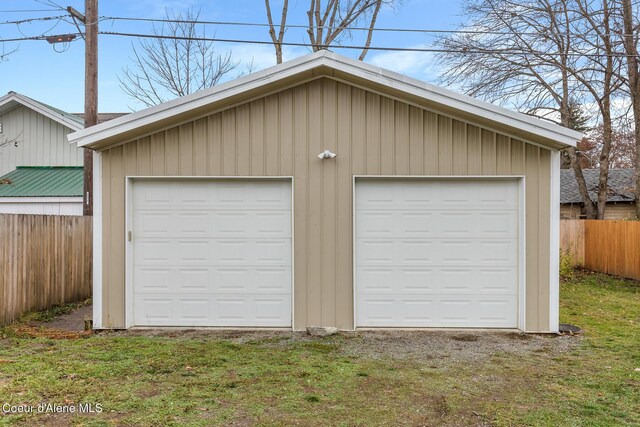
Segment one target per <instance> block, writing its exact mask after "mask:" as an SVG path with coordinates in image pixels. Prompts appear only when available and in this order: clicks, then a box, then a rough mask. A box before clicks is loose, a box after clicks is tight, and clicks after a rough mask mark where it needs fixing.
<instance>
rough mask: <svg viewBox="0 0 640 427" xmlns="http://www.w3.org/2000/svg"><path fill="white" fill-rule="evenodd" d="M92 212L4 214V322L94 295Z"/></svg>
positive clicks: (0, 268)
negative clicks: (84, 213) (81, 213)
mask: <svg viewBox="0 0 640 427" xmlns="http://www.w3.org/2000/svg"><path fill="white" fill-rule="evenodd" d="M92 249H93V246H92V218H91V217H81V216H53V215H0V324H6V323H10V322H12V321H14V320H16V319H17V318H18V317H19V316H20V315H21V314H23V313H25V312H28V311H32V310H43V309H46V308H49V307H51V306H53V305H56V304H62V303H65V302H73V301H79V300H83V299H86V298H89V297H90V296H91V262H92V252H93V250H92Z"/></svg>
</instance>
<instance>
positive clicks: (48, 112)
mask: <svg viewBox="0 0 640 427" xmlns="http://www.w3.org/2000/svg"><path fill="white" fill-rule="evenodd" d="M12 102H14V103H17V104H20V105H22V106H24V107H26V108H29V109H30V110H33V111H35V112H37V113H39V114H42V115H43V116H45V117H47V118H49V119H51V120H53V121H54V122H57V123H60V124H61V125H63V126H66V127H68V128H70V129H71V130H73V131H79V130H82V129H83V128H84V127H83V126H82V125H81V124H80V123H78V122H77V121H75V120H73V119H71V118H69V117H65V116H64V115H63V114H60V113H58V112H57V111H55V110H52V109H51V108H49V107H47V106H46V105H44V104H42V103H40V102H38V101H35V100H33V99H31V98H29V97H27V96H24V95H21V94H19V93H16V92H9V93H8V94H7V95H5V96H3V97H0V107H2V106H4V105H8V104H10V103H12Z"/></svg>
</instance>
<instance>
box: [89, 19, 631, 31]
mask: <svg viewBox="0 0 640 427" xmlns="http://www.w3.org/2000/svg"><path fill="white" fill-rule="evenodd" d="M100 20H104V21H140V22H158V23H186V24H201V25H220V26H225V25H227V26H244V27H267V28H268V27H270V25H269V24H268V23H260V22H233V21H201V20H193V19H191V20H190V19H168V18H137V17H126V16H101V17H100ZM274 27H280V25H279V24H274ZM284 27H285V28H302V29H305V30H306V29H308V28H309V25H303V24H285V25H284ZM313 29H314V30H315V29H328V30H348V31H367V32H368V31H370V30H371V28H369V27H350V26H346V27H343V26H328V25H314V26H313ZM373 31H374V32H397V33H425V34H473V35H484V34H486V35H503V36H510V35H513V33H511V32H507V31H491V30H464V29H457V30H443V29H429V28H422V29H421V28H373ZM519 34H520V35H529V36H552V35H559V36H568V35H569V36H571V35H573V36H584V33H571V32H569V33H555V32H550V31H545V32H521V33H519ZM603 35H616V36H626V35H628V34H623V33H612V34H603ZM634 35H635V34H634Z"/></svg>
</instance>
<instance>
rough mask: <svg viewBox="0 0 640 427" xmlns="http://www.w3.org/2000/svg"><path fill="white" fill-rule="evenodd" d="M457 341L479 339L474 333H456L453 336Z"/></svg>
mask: <svg viewBox="0 0 640 427" xmlns="http://www.w3.org/2000/svg"><path fill="white" fill-rule="evenodd" d="M451 339H452V340H455V341H465V342H475V341H478V336H477V335H473V334H462V335H454V336H452V337H451Z"/></svg>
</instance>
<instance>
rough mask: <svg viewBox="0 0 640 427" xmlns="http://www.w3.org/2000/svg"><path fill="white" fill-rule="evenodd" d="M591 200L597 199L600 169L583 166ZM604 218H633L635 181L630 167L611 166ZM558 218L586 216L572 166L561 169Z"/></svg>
mask: <svg viewBox="0 0 640 427" xmlns="http://www.w3.org/2000/svg"><path fill="white" fill-rule="evenodd" d="M582 173H583V174H584V179H585V183H586V184H587V189H588V191H589V196H590V197H591V200H594V201H595V200H597V199H598V179H599V174H600V170H599V169H583V170H582ZM607 186H608V187H609V191H608V195H607V204H606V206H605V211H604V219H635V218H636V206H635V201H636V197H635V191H634V188H635V183H634V170H633V169H610V170H609V179H608V180H607ZM560 218H561V219H580V218H586V215H585V211H584V203H583V202H582V196H581V195H580V190H579V189H578V183H577V181H576V177H575V174H574V172H573V169H562V172H561V175H560Z"/></svg>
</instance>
